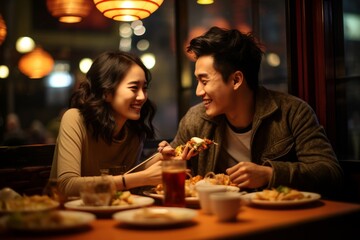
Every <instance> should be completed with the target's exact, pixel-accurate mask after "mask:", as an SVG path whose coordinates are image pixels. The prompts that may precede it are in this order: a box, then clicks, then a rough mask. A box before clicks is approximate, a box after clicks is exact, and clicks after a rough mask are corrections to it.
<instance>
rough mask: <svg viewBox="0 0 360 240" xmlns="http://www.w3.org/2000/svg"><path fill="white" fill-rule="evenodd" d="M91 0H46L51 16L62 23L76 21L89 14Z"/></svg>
mask: <svg viewBox="0 0 360 240" xmlns="http://www.w3.org/2000/svg"><path fill="white" fill-rule="evenodd" d="M90 1H91V0H46V5H47V8H48V10H49V12H50V13H51V15H52V16H54V17H56V18H58V19H59V21H60V22H63V23H77V22H80V21H81V20H82V19H83V18H84V17H86V16H87V15H89V13H90V10H91V6H92V4H91V3H90Z"/></svg>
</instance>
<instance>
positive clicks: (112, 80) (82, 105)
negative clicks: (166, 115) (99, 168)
mask: <svg viewBox="0 0 360 240" xmlns="http://www.w3.org/2000/svg"><path fill="white" fill-rule="evenodd" d="M134 64H137V65H139V66H140V67H141V68H142V69H143V70H144V72H145V78H146V81H147V85H148V86H149V84H150V82H151V73H150V71H149V70H148V69H147V68H146V67H145V65H144V64H143V62H142V61H141V60H140V58H138V57H137V56H135V55H132V54H130V53H126V52H122V51H108V52H104V53H102V54H101V55H100V56H98V57H97V58H96V59H95V60H94V62H93V64H92V66H91V68H90V69H89V71H88V72H87V74H86V80H85V81H84V82H82V83H81V84H80V86H79V88H78V89H77V90H76V91H75V92H74V93H73V95H72V96H71V99H70V107H72V108H78V109H79V110H80V112H81V114H82V115H83V117H84V120H85V124H86V128H87V129H88V130H91V131H92V133H93V136H94V137H95V138H96V139H99V137H101V138H102V139H104V141H105V142H107V143H108V144H111V142H112V141H113V134H114V131H115V129H116V123H115V118H114V117H113V110H112V107H111V105H110V104H109V103H108V102H106V101H105V99H106V97H105V96H107V95H109V94H110V95H113V94H115V90H116V88H117V86H118V85H119V83H120V82H121V81H122V80H123V79H124V77H125V76H126V74H127V73H128V71H129V70H130V68H131V66H133V65H134ZM155 112H156V107H155V105H154V104H153V103H152V102H151V101H150V99H149V98H148V99H147V101H146V102H145V103H144V105H143V107H142V108H141V112H140V118H139V119H138V120H127V121H126V123H125V125H127V126H128V127H129V129H131V130H133V131H135V132H136V133H137V134H138V136H139V137H140V138H143V137H145V138H148V139H153V138H154V137H155V129H154V126H153V124H152V121H153V118H154V116H155ZM124 127H126V126H124Z"/></svg>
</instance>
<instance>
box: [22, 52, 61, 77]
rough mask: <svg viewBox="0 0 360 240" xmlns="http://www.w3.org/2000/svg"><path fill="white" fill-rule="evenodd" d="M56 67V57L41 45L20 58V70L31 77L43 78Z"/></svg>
mask: <svg viewBox="0 0 360 240" xmlns="http://www.w3.org/2000/svg"><path fill="white" fill-rule="evenodd" d="M53 67H54V59H53V58H52V56H51V55H50V54H49V53H48V52H46V51H45V50H43V49H42V48H41V47H36V48H35V49H34V50H33V51H31V52H30V53H27V54H25V55H24V56H22V57H21V58H20V61H19V70H20V71H21V72H22V73H23V74H25V75H26V76H28V77H29V78H33V79H35V78H42V77H45V76H46V75H48V74H49V73H50V72H51V71H52V69H53Z"/></svg>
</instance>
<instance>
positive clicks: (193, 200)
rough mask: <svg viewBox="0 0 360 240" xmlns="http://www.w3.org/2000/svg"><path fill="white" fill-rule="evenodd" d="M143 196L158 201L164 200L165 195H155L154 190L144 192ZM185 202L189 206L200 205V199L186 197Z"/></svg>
mask: <svg viewBox="0 0 360 240" xmlns="http://www.w3.org/2000/svg"><path fill="white" fill-rule="evenodd" d="M143 194H144V195H146V196H149V197H153V198H156V199H164V195H163V194H158V193H154V192H153V191H152V190H150V191H144V192H143ZM185 202H186V203H187V204H198V203H199V198H198V197H186V198H185Z"/></svg>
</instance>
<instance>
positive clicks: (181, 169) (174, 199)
mask: <svg viewBox="0 0 360 240" xmlns="http://www.w3.org/2000/svg"><path fill="white" fill-rule="evenodd" d="M185 178H186V161H185V160H182V159H181V160H175V159H174V160H164V161H163V162H162V181H163V187H164V206H167V207H185V206H186V203H185Z"/></svg>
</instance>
